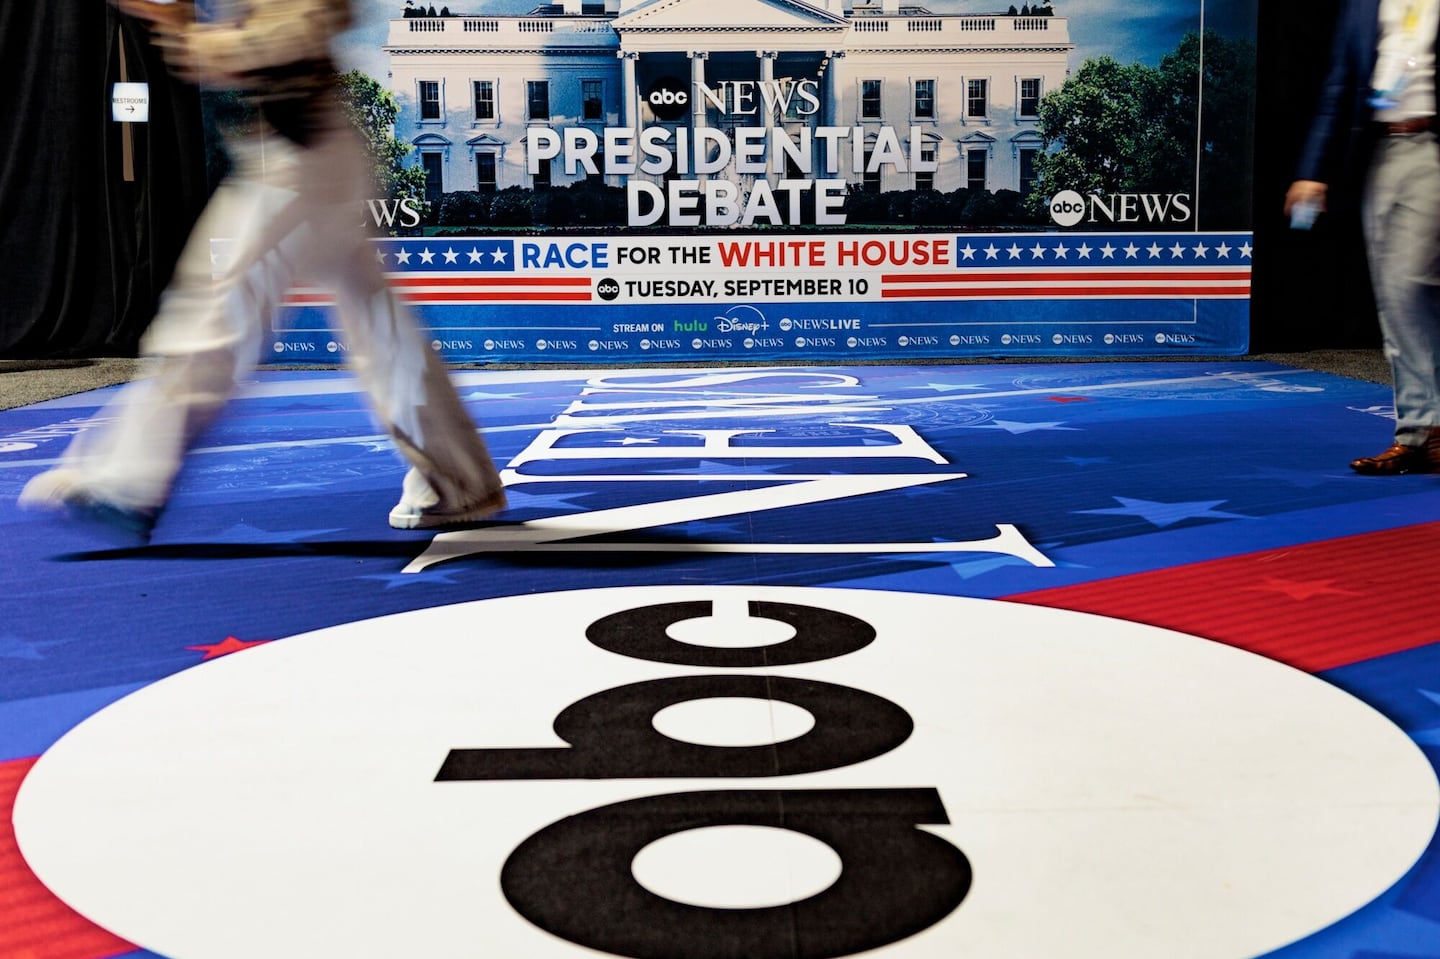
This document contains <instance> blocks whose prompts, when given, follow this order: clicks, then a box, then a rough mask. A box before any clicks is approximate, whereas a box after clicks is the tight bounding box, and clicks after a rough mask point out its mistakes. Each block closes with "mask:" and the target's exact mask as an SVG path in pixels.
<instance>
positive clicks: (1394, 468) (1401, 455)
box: [1350, 443, 1440, 476]
mask: <svg viewBox="0 0 1440 959" xmlns="http://www.w3.org/2000/svg"><path fill="white" fill-rule="evenodd" d="M1350 468H1351V469H1352V470H1354V471H1355V472H1357V473H1363V474H1365V475H1366V476H1399V475H1401V474H1402V473H1433V472H1436V471H1440V462H1437V461H1436V459H1435V454H1434V453H1433V452H1432V450H1431V449H1430V444H1429V443H1426V444H1425V445H1424V446H1405V445H1404V444H1402V443H1396V444H1394V445H1393V446H1391V447H1390V448H1389V449H1387V450H1386V451H1385V452H1383V453H1376V454H1375V455H1374V456H1362V457H1360V458H1359V459H1357V460H1352V461H1351V462H1350Z"/></svg>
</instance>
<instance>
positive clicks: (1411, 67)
mask: <svg viewBox="0 0 1440 959" xmlns="http://www.w3.org/2000/svg"><path fill="white" fill-rule="evenodd" d="M1437 44H1440V0H1347V2H1346V3H1345V4H1344V7H1343V9H1342V10H1341V13H1340V18H1339V21H1338V23H1337V24H1336V30H1335V40H1334V43H1333V44H1332V49H1331V54H1330V69H1329V73H1328V75H1327V76H1326V79H1325V82H1324V84H1323V86H1322V87H1321V91H1320V97H1319V103H1318V105H1317V107H1316V110H1315V116H1314V119H1313V121H1312V123H1311V127H1310V132H1309V135H1308V137H1307V139H1306V141H1305V145H1304V147H1303V149H1302V151H1301V154H1300V160H1299V165H1298V170H1297V179H1296V180H1295V182H1294V183H1292V184H1291V185H1290V188H1289V190H1288V191H1287V192H1286V195H1285V210H1286V212H1287V213H1288V214H1290V216H1291V217H1292V221H1306V220H1308V219H1310V218H1312V217H1313V215H1314V214H1315V213H1316V212H1321V211H1324V210H1325V209H1326V206H1327V204H1328V203H1329V202H1330V201H1331V199H1332V197H1331V196H1330V188H1331V187H1332V186H1334V185H1337V184H1338V183H1341V182H1344V181H1346V180H1351V179H1356V178H1358V179H1359V182H1361V183H1363V186H1362V189H1361V217H1362V223H1363V229H1364V235H1365V247H1366V256H1367V259H1368V261H1369V264H1370V274H1371V277H1372V281H1373V283H1374V288H1375V300H1376V305H1377V307H1378V311H1379V316H1380V330H1381V334H1382V335H1383V338H1384V346H1385V355H1386V357H1387V359H1388V360H1389V361H1390V369H1391V376H1392V380H1393V385H1394V397H1395V437H1394V442H1393V443H1392V444H1391V446H1390V447H1389V448H1387V449H1385V450H1384V451H1382V452H1380V453H1378V454H1376V455H1374V456H1362V457H1360V458H1359V459H1356V460H1354V461H1353V462H1352V463H1351V464H1350V466H1351V468H1352V469H1354V470H1355V471H1356V472H1358V473H1363V474H1367V475H1380V476H1388V475H1397V474H1402V473H1431V472H1440V143H1437V128H1436V119H1435V116H1436V57H1435V54H1436V48H1437Z"/></svg>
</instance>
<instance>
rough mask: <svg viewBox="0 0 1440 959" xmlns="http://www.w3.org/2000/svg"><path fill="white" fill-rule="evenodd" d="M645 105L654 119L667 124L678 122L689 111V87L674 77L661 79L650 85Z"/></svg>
mask: <svg viewBox="0 0 1440 959" xmlns="http://www.w3.org/2000/svg"><path fill="white" fill-rule="evenodd" d="M645 103H646V104H647V105H648V106H649V107H650V111H651V112H652V113H654V114H655V118H656V119H658V120H663V121H665V122H667V123H669V122H671V121H674V120H678V119H680V118H681V117H683V116H684V115H685V114H686V113H687V112H688V111H689V109H690V89H689V85H688V84H685V83H681V82H680V81H679V80H677V79H675V78H674V77H661V78H660V79H658V80H656V81H655V82H654V83H652V84H651V85H650V89H649V91H648V92H647V93H646V94H645Z"/></svg>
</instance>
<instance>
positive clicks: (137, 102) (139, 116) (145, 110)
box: [110, 83, 150, 123]
mask: <svg viewBox="0 0 1440 959" xmlns="http://www.w3.org/2000/svg"><path fill="white" fill-rule="evenodd" d="M110 117H111V119H113V120H115V121H116V122H117V123H146V122H148V121H149V119H150V84H148V83H117V84H115V86H114V88H113V89H112V91H111V93H110Z"/></svg>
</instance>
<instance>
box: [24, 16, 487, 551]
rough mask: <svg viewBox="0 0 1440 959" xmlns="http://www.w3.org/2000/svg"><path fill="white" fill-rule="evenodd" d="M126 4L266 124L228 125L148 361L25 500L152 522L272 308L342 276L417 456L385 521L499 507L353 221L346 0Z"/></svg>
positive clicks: (393, 426)
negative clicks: (341, 64) (221, 246)
mask: <svg viewBox="0 0 1440 959" xmlns="http://www.w3.org/2000/svg"><path fill="white" fill-rule="evenodd" d="M115 2H116V3H117V5H118V6H119V8H120V9H121V10H122V11H123V12H125V13H127V14H130V15H132V16H135V17H138V18H141V19H143V20H145V21H147V22H148V23H149V24H150V28H151V31H152V34H153V36H154V40H155V42H156V43H157V44H159V45H160V47H161V48H162V50H163V51H164V54H165V58H166V62H167V63H168V64H169V66H170V68H171V70H172V71H174V72H175V73H177V74H178V75H179V76H181V77H182V78H184V79H186V80H188V81H191V82H196V83H200V84H202V85H205V86H209V87H214V88H220V89H229V90H238V91H241V92H242V93H243V94H244V96H245V97H246V98H247V99H248V100H250V101H252V102H253V103H254V104H255V106H256V107H257V108H258V112H259V117H260V119H259V121H258V123H259V128H258V129H251V130H250V131H249V132H247V133H243V134H240V135H236V136H232V137H230V138H228V141H227V150H228V152H229V154H230V159H231V172H230V173H229V174H228V175H227V176H226V178H225V179H224V181H223V182H222V183H221V184H220V186H219V187H218V189H217V190H216V192H215V194H214V196H213V197H212V198H211V200H210V202H209V204H208V205H207V206H206V209H205V212H204V213H203V214H202V216H201V217H200V220H199V222H198V223H197V224H196V226H195V229H194V231H193V232H192V234H191V236H190V239H189V242H188V243H187V245H186V248H185V251H184V253H183V254H182V256H181V259H180V262H179V264H178V266H177V268H176V272H175V276H174V279H173V280H172V281H171V284H170V286H169V288H168V289H167V290H166V292H165V294H164V295H163V297H162V298H161V304H160V309H159V312H158V314H157V316H156V317H155V319H154V321H153V323H152V324H151V326H150V328H149V329H148V330H147V331H146V333H145V336H144V338H143V340H142V342H141V350H142V354H143V355H144V356H145V357H146V359H147V361H148V362H149V363H150V364H151V365H152V367H153V371H152V375H149V376H148V377H146V378H143V379H139V380H136V381H135V382H134V383H131V384H129V385H127V386H126V387H125V388H124V389H123V390H122V391H121V394H120V395H119V396H118V397H117V398H116V400H115V401H114V402H113V403H112V404H111V405H110V406H109V407H107V408H106V409H105V410H104V411H102V413H101V414H100V416H99V417H98V423H97V425H96V426H94V427H92V428H91V429H89V430H88V431H87V432H85V433H82V434H80V435H79V436H77V437H76V438H75V440H74V441H72V443H71V445H70V446H69V448H67V449H66V451H65V453H64V454H63V457H62V459H61V463H60V465H59V466H58V467H56V468H54V469H51V470H48V471H46V472H44V473H41V474H39V475H38V476H36V477H34V478H33V479H32V480H31V481H30V482H29V483H28V484H27V485H26V486H25V488H24V489H23V490H22V492H21V494H20V504H21V505H22V506H24V507H27V508H33V509H48V510H54V511H59V512H64V513H68V514H69V515H71V516H72V517H74V518H77V519H83V520H92V521H100V522H101V523H103V524H105V525H108V526H110V527H112V528H119V529H121V530H124V531H126V532H128V533H131V534H136V535H140V536H144V537H148V535H149V532H150V530H151V528H152V527H153V526H154V524H155V521H156V519H157V518H158V516H159V514H160V512H161V510H162V509H163V507H164V505H165V502H166V500H167V498H168V497H169V494H170V490H171V488H172V486H173V484H174V482H175V478H176V476H177V474H178V473H179V471H180V468H181V465H182V462H183V460H184V456H185V453H186V451H187V450H188V449H189V448H190V446H191V445H192V444H193V443H194V442H195V440H196V438H197V437H198V435H199V434H200V432H201V431H202V430H203V429H204V428H205V426H206V425H207V424H208V423H210V422H211V420H212V419H213V418H214V417H215V416H216V415H217V414H218V413H219V412H220V410H221V409H222V408H223V406H224V405H225V403H226V401H227V400H228V399H229V398H230V396H231V395H232V394H233V393H234V392H235V390H236V388H237V385H238V382H239V380H240V379H241V378H242V377H244V376H245V375H246V374H248V373H249V372H250V371H251V370H252V369H253V367H254V365H255V364H256V363H257V362H258V361H259V355H260V349H261V347H262V337H263V334H264V330H265V328H266V326H267V324H268V321H269V319H270V316H271V314H272V313H273V311H274V310H275V309H276V307H277V306H278V304H279V302H280V298H281V297H282V296H283V295H284V293H285V291H286V289H288V288H289V287H290V285H291V284H292V283H293V282H295V281H296V280H297V279H303V280H304V281H305V282H306V283H307V284H311V283H314V284H317V285H321V286H326V287H329V288H331V289H332V290H333V291H334V295H335V303H336V315H337V319H338V321H339V326H340V328H341V330H342V331H343V335H344V337H345V339H346V342H347V345H348V346H349V347H350V354H349V355H350V358H351V365H352V367H353V369H354V371H355V373H356V375H357V376H358V377H359V379H360V381H361V384H362V385H363V386H364V388H365V390H366V392H367V393H368V395H369V398H370V402H371V405H372V407H373V409H374V411H375V414H376V416H377V417H378V418H379V420H380V422H381V423H382V425H383V426H384V428H385V429H386V431H387V432H388V433H389V434H390V436H391V437H392V439H393V440H394V442H395V445H396V446H397V447H398V448H399V450H400V452H401V454H403V455H404V457H405V458H406V460H408V461H409V463H410V466H411V468H410V470H409V471H408V473H407V474H406V476H405V478H404V482H403V484H402V490H401V495H400V499H399V502H398V503H397V504H396V505H395V507H394V508H393V509H392V510H391V511H390V516H389V522H390V525H391V526H393V527H395V528H397V529H441V528H445V527H449V526H457V525H463V524H466V523H471V522H474V521H475V520H478V519H481V518H483V517H485V516H487V515H489V514H491V513H493V512H495V511H497V510H499V509H501V508H503V506H504V504H505V493H504V488H503V486H502V484H501V481H500V477H499V474H498V473H497V471H496V469H495V466H494V464H493V462H492V461H491V459H490V456H489V454H488V452H487V450H486V448H485V445H484V443H483V441H482V440H481V438H480V436H479V434H478V432H477V431H476V428H475V424H474V422H473V421H472V420H471V419H470V417H469V415H468V414H467V413H466V412H465V409H464V407H463V406H462V405H461V403H460V400H459V397H458V396H457V394H456V392H455V389H454V387H453V385H452V384H451V382H450V380H449V377H448V375H447V371H446V368H445V365H444V363H443V362H442V361H441V360H440V358H439V357H438V356H437V355H436V354H435V352H434V351H433V350H432V349H431V348H430V345H429V343H428V341H427V339H426V337H425V336H424V335H423V333H422V331H421V330H420V328H419V326H418V324H417V323H416V321H415V319H414V318H413V317H412V315H411V314H410V312H409V311H408V310H407V309H406V308H405V306H404V305H403V304H402V303H401V302H400V301H399V299H398V298H397V297H396V295H395V294H394V292H392V291H391V289H390V288H389V286H388V284H387V282H386V279H385V276H384V272H383V270H382V268H381V265H380V263H379V261H378V259H377V258H376V256H375V250H374V246H373V244H372V243H371V242H370V240H369V238H368V237H367V236H365V233H364V230H363V229H361V228H360V227H359V224H360V223H361V222H362V219H361V218H362V214H363V211H364V202H365V200H366V198H368V197H370V196H371V195H372V172H371V169H370V163H369V160H368V158H367V156H366V154H365V151H364V148H363V146H362V145H361V142H360V138H359V136H358V134H357V133H356V131H355V130H354V128H353V126H352V125H351V123H350V122H349V121H348V120H347V118H346V117H345V115H344V112H343V111H342V109H341V107H340V104H339V100H338V97H337V93H336V71H335V67H334V64H333V62H332V60H331V58H330V42H331V39H332V38H333V37H334V36H335V35H336V34H337V33H338V32H340V31H341V30H344V29H346V28H347V27H348V26H349V24H350V12H349V8H348V4H347V3H346V2H344V0H340V2H334V0H325V2H321V3H314V2H295V0H243V2H242V0H221V2H220V3H219V4H218V5H217V4H212V7H215V6H218V9H215V10H214V15H213V16H212V17H211V18H208V19H207V20H206V22H203V23H201V22H197V20H196V18H195V10H194V6H193V5H192V4H191V3H188V2H178V3H163V2H154V0H115ZM221 237H223V238H229V239H232V240H233V247H232V249H231V253H230V256H229V257H228V259H227V260H226V261H224V262H223V263H221V264H220V266H219V272H218V275H217V272H216V267H215V266H213V265H212V260H211V249H210V241H211V238H221Z"/></svg>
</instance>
